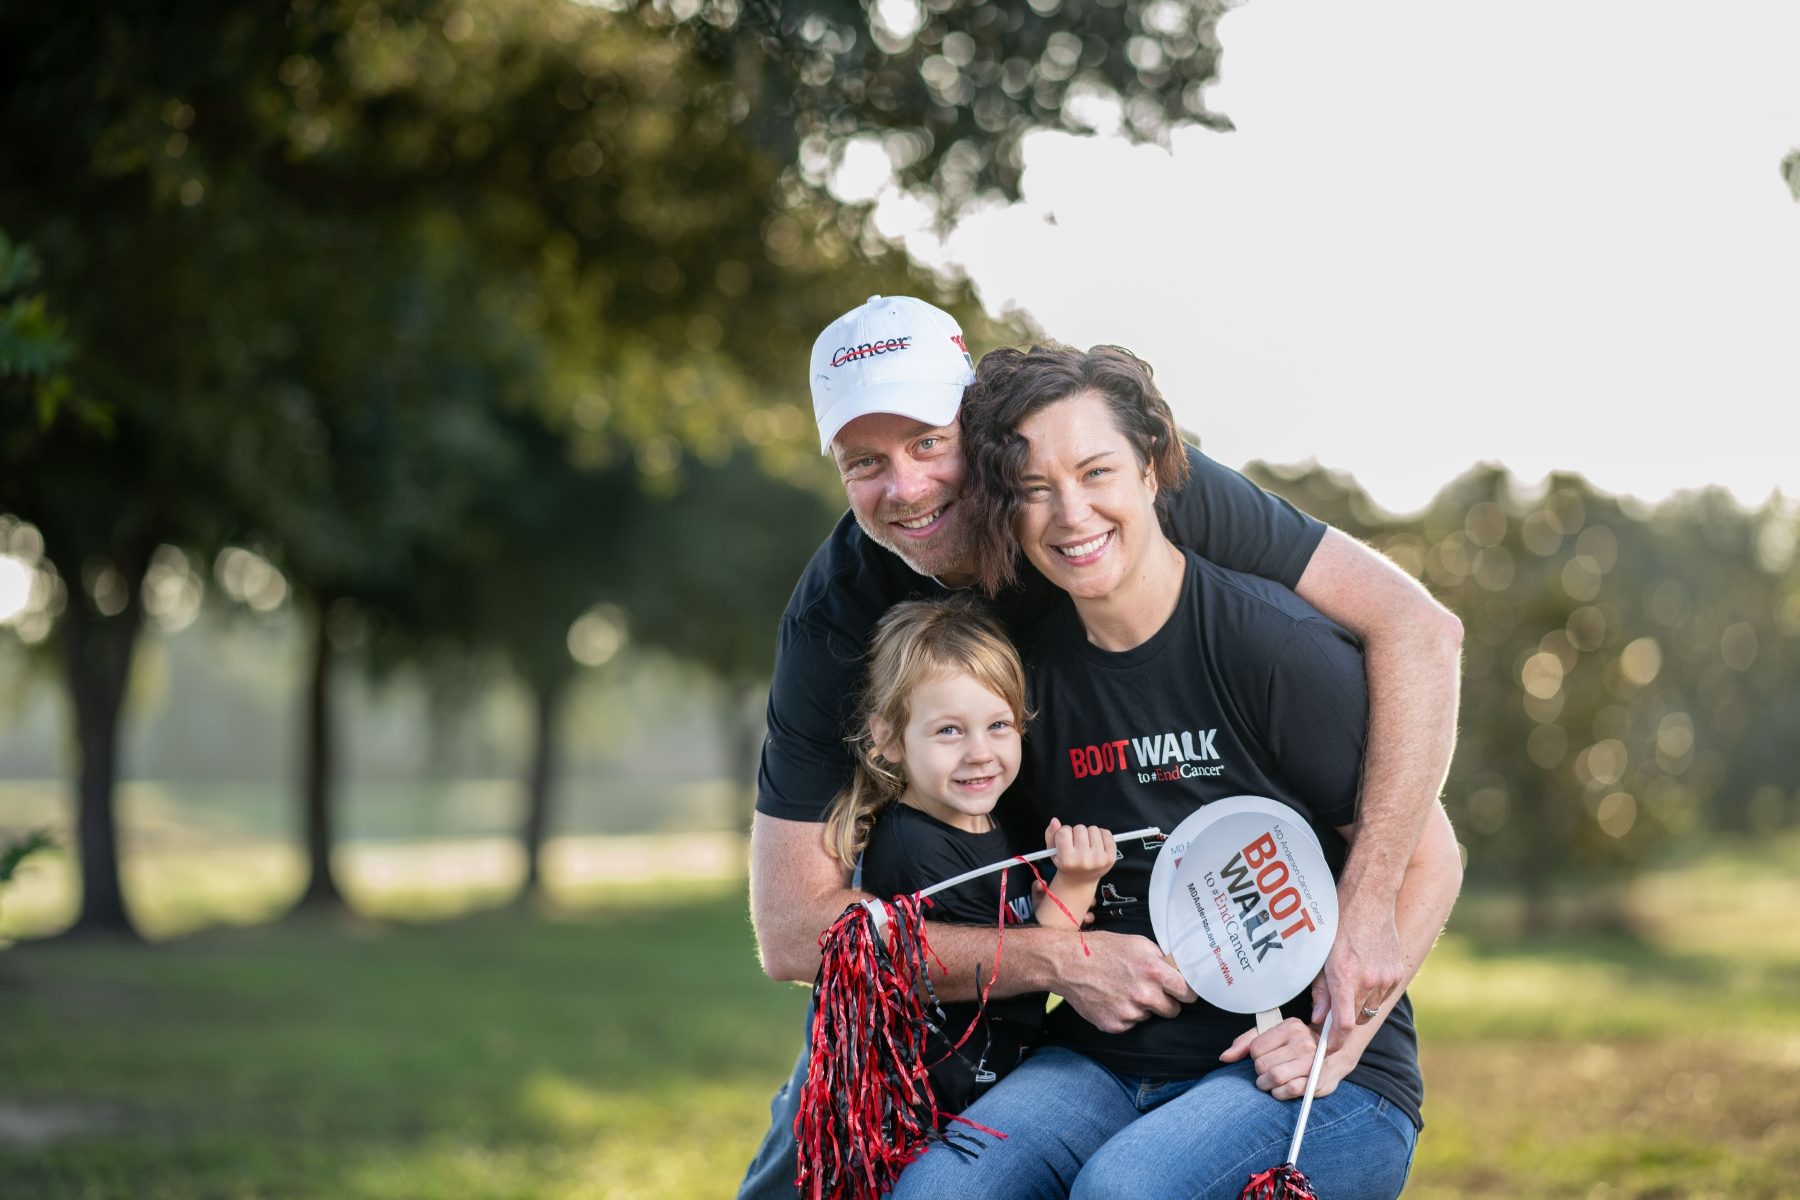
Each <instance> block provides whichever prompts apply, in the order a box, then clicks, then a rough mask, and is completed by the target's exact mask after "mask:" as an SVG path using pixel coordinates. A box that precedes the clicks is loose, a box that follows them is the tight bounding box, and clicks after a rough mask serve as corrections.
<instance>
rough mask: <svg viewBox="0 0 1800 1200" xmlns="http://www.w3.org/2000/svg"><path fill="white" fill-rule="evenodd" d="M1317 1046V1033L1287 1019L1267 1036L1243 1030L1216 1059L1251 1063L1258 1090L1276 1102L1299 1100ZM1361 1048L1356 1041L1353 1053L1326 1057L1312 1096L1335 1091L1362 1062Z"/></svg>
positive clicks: (1292, 1019) (1294, 1020)
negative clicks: (1249, 1061) (1254, 1068)
mask: <svg viewBox="0 0 1800 1200" xmlns="http://www.w3.org/2000/svg"><path fill="white" fill-rule="evenodd" d="M1318 1045H1319V1034H1318V1031H1317V1030H1315V1029H1314V1028H1313V1027H1312V1026H1310V1025H1308V1024H1307V1023H1306V1022H1304V1021H1302V1020H1300V1018H1298V1017H1289V1018H1288V1019H1287V1020H1285V1021H1283V1022H1282V1023H1281V1024H1279V1025H1277V1026H1276V1027H1275V1028H1273V1029H1271V1030H1269V1032H1267V1033H1258V1032H1256V1030H1255V1029H1247V1030H1245V1031H1244V1032H1243V1033H1241V1034H1239V1035H1238V1038H1237V1041H1235V1042H1233V1043H1231V1045H1230V1046H1229V1047H1227V1048H1226V1050H1225V1053H1223V1054H1221V1055H1219V1061H1220V1062H1228V1063H1234V1062H1240V1061H1242V1060H1243V1059H1245V1058H1250V1059H1253V1060H1254V1062H1255V1064H1256V1086H1257V1087H1259V1088H1261V1089H1262V1090H1263V1091H1265V1092H1267V1093H1269V1095H1271V1096H1273V1097H1275V1099H1277V1100H1298V1099H1299V1098H1300V1097H1301V1095H1303V1094H1304V1093H1305V1091H1306V1076H1307V1073H1308V1072H1309V1071H1311V1070H1312V1060H1313V1051H1314V1050H1316V1049H1317V1048H1318ZM1362 1047H1363V1043H1362V1042H1361V1041H1359V1042H1358V1043H1357V1045H1356V1046H1355V1048H1354V1051H1351V1050H1349V1049H1348V1048H1347V1049H1346V1050H1340V1051H1339V1052H1337V1053H1336V1054H1327V1055H1326V1056H1325V1065H1324V1066H1322V1067H1320V1068H1319V1086H1318V1087H1317V1088H1315V1089H1313V1095H1314V1096H1329V1095H1331V1093H1332V1092H1334V1091H1336V1090H1337V1085H1338V1083H1339V1082H1340V1081H1341V1080H1342V1079H1343V1078H1344V1076H1346V1075H1348V1074H1349V1073H1350V1070H1351V1068H1352V1067H1354V1066H1356V1064H1357V1063H1358V1062H1359V1061H1361V1059H1362Z"/></svg>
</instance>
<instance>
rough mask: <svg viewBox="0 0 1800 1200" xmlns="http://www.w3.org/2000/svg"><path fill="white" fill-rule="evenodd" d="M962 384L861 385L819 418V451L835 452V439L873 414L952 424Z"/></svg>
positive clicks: (897, 383)
mask: <svg viewBox="0 0 1800 1200" xmlns="http://www.w3.org/2000/svg"><path fill="white" fill-rule="evenodd" d="M966 386H967V385H966V384H961V383H900V382H895V383H871V384H867V385H865V386H863V387H860V388H857V389H856V391H855V392H853V393H851V394H850V395H848V396H845V397H844V398H843V399H842V400H839V401H838V402H837V403H836V404H834V405H832V406H831V407H830V408H829V409H827V410H826V411H825V413H824V415H823V416H821V417H820V418H819V452H820V453H822V454H830V453H831V439H832V438H835V437H836V436H837V435H838V432H839V431H840V430H841V429H843V428H844V426H846V425H848V424H849V423H850V422H852V421H854V420H856V418H858V417H866V416H868V415H869V414H870V413H893V414H895V415H896V416H901V417H911V418H912V419H913V420H915V421H923V422H925V423H926V424H927V425H948V424H949V423H950V422H951V421H953V420H955V418H956V410H957V409H958V408H960V407H961V406H962V397H963V389H964V387H966Z"/></svg>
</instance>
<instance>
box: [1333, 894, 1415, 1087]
mask: <svg viewBox="0 0 1800 1200" xmlns="http://www.w3.org/2000/svg"><path fill="white" fill-rule="evenodd" d="M1410 973H1411V972H1410V971H1409V970H1408V968H1407V963H1406V957H1405V955H1404V954H1403V953H1402V951H1401V949H1400V935H1399V932H1398V931H1397V930H1396V929H1395V927H1394V907H1393V905H1392V904H1391V903H1390V904H1387V905H1385V906H1383V905H1380V904H1354V903H1353V904H1350V905H1347V906H1346V907H1344V908H1343V909H1341V910H1340V911H1339V913H1338V929H1337V940H1336V941H1335V942H1334V943H1333V944H1332V947H1331V955H1330V957H1328V958H1327V959H1326V960H1325V970H1324V971H1323V972H1321V973H1320V975H1319V977H1318V978H1317V979H1315V980H1314V981H1313V989H1312V997H1313V1007H1312V1020H1313V1024H1315V1025H1317V1024H1319V1023H1320V1022H1322V1021H1323V1020H1324V1019H1325V1013H1326V1012H1327V1011H1328V1010H1329V1011H1332V1012H1335V1013H1336V1014H1337V1020H1336V1021H1334V1022H1333V1023H1332V1030H1331V1052H1333V1053H1335V1052H1336V1051H1337V1050H1338V1049H1339V1048H1341V1047H1342V1046H1343V1044H1344V1035H1345V1034H1346V1033H1347V1032H1348V1031H1349V1030H1351V1029H1352V1028H1354V1027H1355V1026H1357V1025H1366V1024H1368V1023H1369V1022H1370V1021H1371V1020H1374V1019H1375V1018H1376V1017H1378V1016H1379V1015H1380V1012H1381V1010H1382V1006H1383V1004H1384V1003H1385V1002H1386V1001H1387V1000H1388V999H1389V998H1391V997H1393V996H1394V995H1396V994H1397V993H1398V992H1399V990H1400V987H1401V985H1402V984H1403V983H1404V982H1405V980H1406V978H1407V976H1408V975H1409V974H1410Z"/></svg>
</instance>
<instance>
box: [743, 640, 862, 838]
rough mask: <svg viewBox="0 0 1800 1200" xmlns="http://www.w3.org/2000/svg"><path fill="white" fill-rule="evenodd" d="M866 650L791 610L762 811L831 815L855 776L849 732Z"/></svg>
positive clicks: (806, 817) (773, 695) (765, 755)
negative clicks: (837, 638) (833, 805)
mask: <svg viewBox="0 0 1800 1200" xmlns="http://www.w3.org/2000/svg"><path fill="white" fill-rule="evenodd" d="M860 652H861V647H857V646H848V645H844V646H840V645H837V644H835V640H834V639H833V638H832V637H831V636H830V635H829V634H828V633H826V632H824V631H823V630H821V629H819V628H818V627H817V626H815V625H813V624H811V623H810V622H807V621H805V620H800V619H795V618H793V617H786V618H783V620H782V625H781V634H780V636H779V637H778V638H777V639H776V646H775V676H774V678H773V679H772V680H771V681H770V684H769V708H768V718H767V721H768V732H767V733H766V735H765V736H764V738H763V747H762V760H761V763H760V765H759V766H758V769H757V773H756V811H757V812H759V813H762V814H764V815H765V816H771V817H780V818H782V819H783V820H787V821H823V820H824V819H825V814H826V812H827V811H828V810H829V809H830V807H831V801H832V798H833V797H835V796H836V795H837V794H838V792H840V791H842V790H843V788H844V786H845V785H846V784H847V783H849V781H850V752H849V749H848V747H847V746H846V745H845V742H844V739H845V737H846V736H847V735H848V733H849V732H850V731H849V728H848V725H847V722H848V720H849V717H850V710H851V707H852V706H853V705H854V704H855V697H856V692H857V686H858V683H859V681H860V677H861V672H862V663H861V659H860V657H859V655H860Z"/></svg>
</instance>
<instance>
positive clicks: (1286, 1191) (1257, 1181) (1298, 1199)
mask: <svg viewBox="0 0 1800 1200" xmlns="http://www.w3.org/2000/svg"><path fill="white" fill-rule="evenodd" d="M1238 1200H1319V1193H1317V1192H1315V1191H1313V1185H1312V1183H1311V1181H1309V1180H1308V1179H1307V1178H1306V1176H1304V1175H1302V1174H1301V1173H1300V1168H1299V1167H1296V1166H1295V1165H1294V1164H1293V1163H1282V1164H1281V1165H1280V1166H1279V1167H1270V1168H1269V1169H1268V1170H1267V1171H1258V1172H1257V1173H1256V1174H1254V1175H1252V1176H1251V1177H1250V1182H1249V1183H1246V1184H1245V1185H1244V1190H1243V1191H1242V1192H1240V1193H1239V1194H1238Z"/></svg>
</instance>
